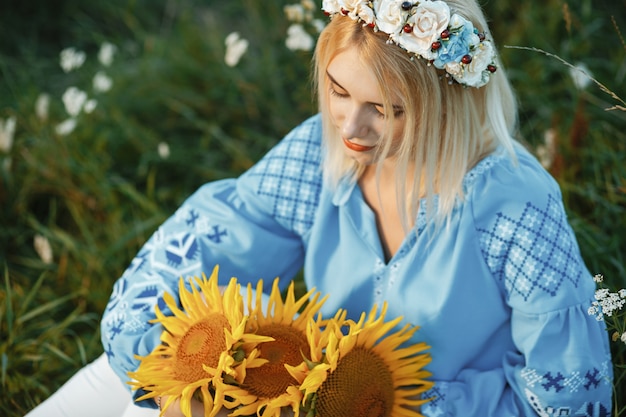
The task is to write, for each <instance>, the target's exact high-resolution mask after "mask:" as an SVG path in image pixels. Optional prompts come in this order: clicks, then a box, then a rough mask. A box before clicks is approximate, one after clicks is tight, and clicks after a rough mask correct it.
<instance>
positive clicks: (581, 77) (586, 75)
mask: <svg viewBox="0 0 626 417" xmlns="http://www.w3.org/2000/svg"><path fill="white" fill-rule="evenodd" d="M569 75H570V77H572V81H573V82H574V85H575V86H576V88H577V89H579V90H584V89H585V88H587V86H588V85H589V84H590V83H591V71H589V68H588V67H587V65H585V64H584V63H582V62H581V63H578V64H576V65H575V66H574V67H573V68H572V67H570V69H569Z"/></svg>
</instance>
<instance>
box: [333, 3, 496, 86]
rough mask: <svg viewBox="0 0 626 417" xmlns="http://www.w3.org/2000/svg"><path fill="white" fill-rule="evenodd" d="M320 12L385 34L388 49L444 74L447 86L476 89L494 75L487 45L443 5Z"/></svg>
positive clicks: (354, 6) (340, 7)
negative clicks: (393, 48)
mask: <svg viewBox="0 0 626 417" xmlns="http://www.w3.org/2000/svg"><path fill="white" fill-rule="evenodd" d="M322 10H324V13H325V14H326V15H328V16H330V17H331V18H333V17H335V16H337V15H342V16H348V17H350V18H351V19H352V20H356V21H360V22H363V25H364V26H369V27H371V28H373V29H374V31H381V32H384V33H386V34H388V35H389V40H388V41H387V42H388V43H393V44H396V45H398V46H400V47H401V48H403V49H405V50H406V51H407V52H409V53H411V54H413V55H414V56H415V57H419V58H424V59H427V60H428V62H429V65H430V64H432V65H434V66H435V67H436V68H438V69H442V70H445V71H446V77H448V82H449V83H450V84H451V83H453V82H454V81H456V82H458V83H459V84H462V85H465V86H470V87H482V86H483V85H485V84H487V82H489V78H490V75H491V74H492V73H493V72H495V71H496V65H495V56H496V52H495V48H494V46H493V44H492V43H491V42H490V41H488V40H486V39H485V34H484V33H479V32H478V30H477V29H476V28H475V27H474V25H473V24H472V22H470V21H469V20H467V19H465V18H463V17H462V16H459V15H458V14H451V12H450V7H448V5H447V4H446V3H445V2H443V1H440V0H414V1H402V0H323V2H322Z"/></svg>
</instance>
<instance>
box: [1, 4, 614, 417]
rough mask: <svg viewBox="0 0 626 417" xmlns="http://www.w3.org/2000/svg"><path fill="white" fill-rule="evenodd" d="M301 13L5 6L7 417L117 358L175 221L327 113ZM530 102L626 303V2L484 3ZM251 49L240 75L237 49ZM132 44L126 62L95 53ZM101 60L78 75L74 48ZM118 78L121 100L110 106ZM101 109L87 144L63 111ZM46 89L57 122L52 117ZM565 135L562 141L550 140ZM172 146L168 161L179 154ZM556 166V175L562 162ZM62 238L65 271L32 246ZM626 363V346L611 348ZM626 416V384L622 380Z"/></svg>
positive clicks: (526, 107)
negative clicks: (72, 104) (66, 65)
mask: <svg viewBox="0 0 626 417" xmlns="http://www.w3.org/2000/svg"><path fill="white" fill-rule="evenodd" d="M294 2H295V0H294V1H288V0H281V1H279V0H276V1H271V2H259V1H258V0H232V1H229V2H220V3H219V4H213V3H215V2H209V1H200V0H179V1H176V0H110V1H108V2H105V3H101V2H79V1H78V0H63V1H61V2H55V6H54V7H53V6H52V3H49V2H45V1H43V0H38V1H31V2H28V3H29V4H24V3H21V4H17V3H16V4H11V5H8V4H7V3H3V4H2V5H0V31H1V33H2V36H0V120H2V121H6V120H7V119H9V118H15V120H16V131H15V135H14V143H13V146H12V147H11V148H10V150H8V151H7V152H3V151H2V150H0V267H1V268H2V269H1V273H2V285H1V286H0V386H1V391H2V393H3V394H5V395H2V396H0V414H2V415H6V416H8V417H13V416H21V415H23V414H24V413H25V412H26V411H28V410H29V409H30V408H32V407H33V406H34V405H36V404H37V403H38V402H40V401H42V400H43V399H44V398H46V397H47V396H48V395H49V394H50V393H51V392H53V391H54V390H55V389H56V388H57V387H58V386H59V385H60V384H62V383H63V382H64V381H65V380H66V379H67V378H69V376H71V374H72V373H73V372H75V371H76V370H77V369H78V368H80V366H82V365H83V364H85V363H87V362H88V361H90V360H91V359H93V358H94V357H96V356H97V355H98V354H99V353H100V352H101V347H100V345H99V334H98V332H99V329H98V318H99V317H100V314H101V312H102V310H103V309H104V306H105V304H106V301H107V299H108V297H109V294H110V291H111V286H112V283H113V281H114V280H115V279H116V278H117V277H118V276H119V275H120V274H121V273H122V271H123V270H124V268H125V267H126V266H127V265H128V263H129V262H130V260H131V259H132V257H133V255H134V254H135V253H136V252H137V250H138V249H139V247H140V245H141V244H142V243H143V242H144V241H145V240H146V239H147V238H148V236H149V235H150V234H151V233H152V232H153V231H154V229H155V228H156V227H157V225H158V224H160V222H162V221H163V220H164V219H165V218H166V217H167V216H168V215H170V214H171V213H172V211H173V210H174V209H175V208H176V207H177V206H178V205H179V204H180V203H181V202H182V200H183V199H184V198H185V197H186V196H187V195H189V194H190V193H191V192H192V191H193V190H194V189H195V188H196V187H198V186H199V185H201V184H202V183H204V182H206V181H211V180H215V179H218V178H223V177H231V176H235V175H238V174H239V173H241V172H242V171H243V170H245V169H246V168H248V167H250V166H251V165H252V164H253V163H254V161H256V160H257V159H258V158H259V157H260V156H261V155H262V154H263V153H264V152H265V151H266V150H267V149H269V148H270V147H271V146H272V145H273V144H274V143H276V142H277V141H278V140H279V139H280V138H281V137H282V135H284V134H285V133H286V132H287V131H288V130H289V129H290V128H291V127H293V126H294V125H295V124H297V123H299V122H300V121H301V120H302V119H303V118H305V117H307V116H308V115H310V114H312V113H313V112H314V111H315V105H314V103H313V101H312V99H311V94H310V84H309V60H310V57H311V55H310V53H309V52H302V51H298V52H294V51H291V50H289V49H287V48H286V47H285V44H284V41H285V33H286V29H287V26H288V24H289V22H287V20H286V19H285V16H284V13H283V10H282V7H283V5H285V4H290V3H294ZM484 6H485V10H486V12H487V15H488V16H489V17H490V20H491V25H492V30H493V32H494V36H495V38H496V39H498V43H499V47H500V53H501V57H502V60H503V61H504V63H505V65H506V66H507V67H508V69H509V71H508V72H509V75H510V77H511V80H512V82H513V83H514V85H515V87H516V88H517V90H518V93H519V98H520V107H521V125H520V137H521V138H522V139H523V140H524V141H525V142H526V143H527V144H528V145H529V146H530V147H531V148H532V149H535V150H540V149H544V151H542V152H544V153H545V149H546V147H547V148H549V151H550V153H549V156H550V158H548V159H550V160H549V161H548V160H546V165H547V166H548V168H549V170H550V171H551V173H552V174H553V175H554V176H555V178H557V180H558V181H559V183H560V184H561V187H562V189H563V193H564V198H565V202H566V208H567V211H568V213H569V216H570V220H571V223H572V225H573V226H574V229H575V231H576V234H577V236H578V239H579V242H580V246H581V250H582V252H583V256H584V258H585V260H586V262H587V264H588V266H589V268H590V270H591V271H592V272H593V273H602V274H603V275H604V276H605V283H606V284H607V285H609V286H611V287H612V288H614V289H618V288H626V271H625V266H626V262H625V259H624V257H625V256H626V239H624V236H626V213H625V210H626V164H625V163H624V161H626V112H623V111H620V110H610V111H607V110H605V109H606V108H609V107H612V106H614V105H616V104H619V102H617V101H616V100H615V99H614V98H613V97H611V96H610V95H609V94H607V93H606V92H605V91H602V90H601V89H600V88H598V86H597V85H596V84H594V83H591V84H589V85H587V86H585V87H582V86H580V87H577V86H576V84H575V83H574V81H573V78H572V77H571V76H570V73H569V69H570V68H569V67H568V66H567V65H564V64H563V63H562V62H561V61H559V60H558V59H554V58H552V57H550V56H548V55H545V54H543V53H538V52H535V51H532V50H527V49H518V48H506V47H505V46H506V45H509V46H521V47H530V48H538V49H541V50H544V51H547V52H549V53H551V54H554V55H556V56H558V57H561V58H562V59H564V60H566V61H567V62H571V63H572V64H574V65H579V63H584V64H585V65H586V67H587V68H588V72H589V73H590V74H591V75H592V76H593V77H594V78H595V79H596V80H599V81H600V82H602V83H603V84H604V85H606V86H607V87H608V88H610V89H611V91H612V92H614V93H615V95H617V96H618V97H625V96H626V91H624V85H625V83H624V78H625V77H626V47H625V44H624V41H623V37H621V38H620V30H621V31H624V30H626V22H624V19H626V16H624V13H623V11H624V10H626V1H623V0H621V1H608V0H604V1H597V0H596V1H593V2H592V1H591V0H577V1H573V0H571V1H562V0H543V1H538V0H530V1H527V2H521V3H520V2H508V1H490V2H485V5H484ZM233 31H238V32H239V33H240V34H241V36H242V37H244V38H246V39H248V40H249V41H250V46H249V48H248V50H247V52H246V53H245V54H244V55H243V57H242V58H241V61H240V62H239V63H238V64H237V65H236V66H235V67H229V66H227V65H226V64H225V63H224V54H225V45H224V39H225V38H226V36H227V35H228V34H229V33H231V32H233ZM103 42H111V43H112V44H114V45H116V46H117V53H116V54H115V58H114V61H113V63H112V64H111V65H110V66H105V65H103V64H102V63H100V62H99V61H98V59H97V58H96V55H97V53H98V51H99V48H100V46H101V45H102V43H103ZM67 47H75V48H76V49H78V50H82V51H85V52H86V57H87V59H86V61H85V63H84V64H83V65H82V66H81V67H80V68H78V69H75V70H73V71H71V72H69V73H65V72H63V71H62V69H61V68H60V66H59V52H60V51H61V50H62V49H64V48H67ZM99 71H101V72H104V73H105V74H106V75H107V76H108V77H110V79H111V80H112V81H113V85H112V88H111V89H110V90H109V91H106V92H97V91H95V90H94V88H93V86H92V79H93V76H94V75H95V74H96V73H97V72H99ZM70 86H76V87H78V88H80V89H81V90H83V91H85V92H87V94H88V95H89V96H90V98H94V99H96V100H97V106H96V108H95V109H94V110H93V112H91V113H88V114H87V113H81V114H80V115H79V116H77V124H76V128H75V129H74V131H72V132H71V133H70V134H67V135H60V134H58V133H57V132H56V130H55V129H56V126H58V125H59V124H60V123H61V122H63V121H64V120H66V119H67V118H68V114H67V113H66V111H65V108H64V106H63V104H62V101H61V97H62V95H63V93H64V92H65V91H66V89H67V88H68V87H70ZM42 93H45V94H48V95H49V97H50V107H49V110H48V115H47V118H45V119H42V118H40V117H38V116H37V115H36V112H35V103H36V102H37V99H38V97H40V95H41V94H42ZM546 138H549V139H550V140H551V142H549V143H548V144H546V143H545V142H544V141H545V139H546ZM166 150H169V153H168V152H166ZM548 162H550V163H549V164H548ZM35 236H41V238H38V241H42V238H43V240H44V241H47V242H49V244H50V248H51V252H52V260H51V261H49V260H48V259H46V258H45V256H44V257H43V258H42V256H41V255H40V253H38V252H37V251H36V249H35V247H34V243H33V242H34V239H35ZM612 348H613V353H614V358H615V362H616V364H617V366H623V365H624V364H626V344H624V343H623V342H621V341H619V340H617V341H616V342H613V343H612ZM616 375H617V376H618V378H617V381H618V382H617V385H616V390H617V392H618V395H617V404H618V406H617V407H616V408H617V409H618V410H620V412H619V414H617V415H620V414H621V415H626V412H624V411H623V409H624V407H626V396H624V394H623V393H624V392H626V381H624V375H626V372H624V371H622V370H620V369H619V368H618V369H617V370H616Z"/></svg>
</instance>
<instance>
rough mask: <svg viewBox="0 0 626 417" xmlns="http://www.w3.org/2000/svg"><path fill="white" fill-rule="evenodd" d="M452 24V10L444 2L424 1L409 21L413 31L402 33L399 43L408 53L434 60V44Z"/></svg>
mask: <svg viewBox="0 0 626 417" xmlns="http://www.w3.org/2000/svg"><path fill="white" fill-rule="evenodd" d="M449 22H450V8H449V7H448V5H447V4H446V3H444V2H443V1H424V2H422V3H420V4H419V6H418V7H417V8H416V10H415V14H413V15H411V16H410V17H409V19H408V20H407V24H408V25H410V26H411V27H412V31H411V32H409V33H407V32H405V31H401V32H400V36H399V37H398V43H400V44H401V45H402V46H403V47H404V48H405V49H406V50H407V51H409V52H413V53H415V54H418V55H420V56H421V57H423V58H426V59H434V58H435V56H436V54H435V53H434V52H433V51H432V50H431V48H432V44H433V42H435V41H436V40H437V39H439V37H440V36H441V32H443V31H444V30H445V29H446V28H447V27H448V24H449Z"/></svg>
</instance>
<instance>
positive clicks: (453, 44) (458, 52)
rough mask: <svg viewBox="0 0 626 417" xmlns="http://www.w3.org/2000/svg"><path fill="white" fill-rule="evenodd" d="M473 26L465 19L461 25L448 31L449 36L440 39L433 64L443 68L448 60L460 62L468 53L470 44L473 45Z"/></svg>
mask: <svg viewBox="0 0 626 417" xmlns="http://www.w3.org/2000/svg"><path fill="white" fill-rule="evenodd" d="M475 36H476V35H475V33H474V26H473V25H472V23H471V22H469V21H465V22H464V23H463V26H461V27H459V28H458V29H455V30H454V31H450V37H449V39H447V40H445V39H444V40H442V42H441V49H439V51H438V54H437V58H436V59H435V61H434V62H433V65H434V66H435V67H437V68H439V69H443V68H444V67H445V65H446V64H447V63H449V62H460V61H461V59H462V58H463V57H464V56H465V55H468V54H470V52H471V50H472V46H473V45H475Z"/></svg>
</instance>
